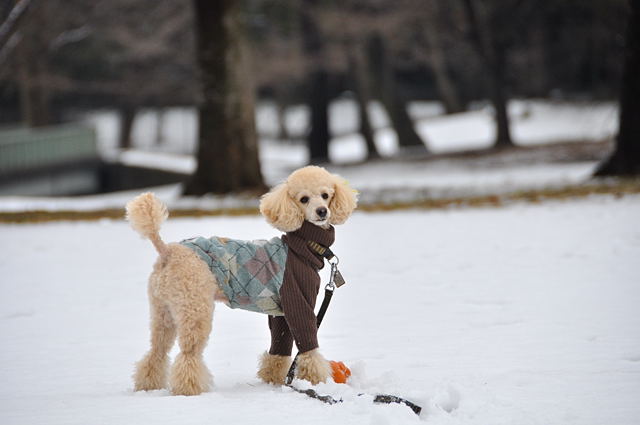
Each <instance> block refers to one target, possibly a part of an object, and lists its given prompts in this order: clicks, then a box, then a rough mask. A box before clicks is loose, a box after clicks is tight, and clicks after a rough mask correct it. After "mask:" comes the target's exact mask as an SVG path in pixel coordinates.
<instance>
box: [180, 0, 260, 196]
mask: <svg viewBox="0 0 640 425" xmlns="http://www.w3.org/2000/svg"><path fill="white" fill-rule="evenodd" d="M193 4H194V12H195V27H196V29H195V30H196V51H197V61H198V66H199V69H200V79H201V84H202V98H201V101H200V105H199V107H198V120H199V123H198V132H199V134H198V152H197V168H196V171H195V173H194V174H193V175H192V176H191V178H190V179H189V181H188V182H187V183H186V185H185V189H184V193H185V195H204V194H206V193H229V192H234V191H242V190H263V189H264V183H263V180H262V174H261V172H260V162H259V159H258V145H257V135H256V128H255V109H254V108H255V106H254V95H253V87H251V85H250V84H249V81H250V78H249V75H248V64H247V60H248V58H247V51H246V49H245V46H244V41H243V34H242V25H241V23H240V13H239V4H240V2H239V1H238V0H218V1H209V0H194V3H193Z"/></svg>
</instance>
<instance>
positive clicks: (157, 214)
mask: <svg viewBox="0 0 640 425" xmlns="http://www.w3.org/2000/svg"><path fill="white" fill-rule="evenodd" d="M125 208H126V210H127V215H126V219H127V220H128V221H129V223H131V227H133V230H135V231H136V232H138V233H140V235H141V236H142V237H143V238H146V239H149V240H150V241H151V242H152V243H153V246H154V247H155V248H156V250H157V251H158V253H159V254H160V256H161V257H163V256H164V255H165V254H166V252H167V245H165V243H164V242H163V241H162V239H161V238H160V226H161V225H162V223H163V222H164V221H165V220H166V219H167V217H168V216H169V211H167V206H166V205H165V204H163V203H162V202H161V201H160V200H159V199H158V198H156V196H155V195H154V194H153V193H151V192H146V193H143V194H141V195H138V196H137V197H136V198H134V199H132V200H131V201H129V202H127V205H126V207H125Z"/></svg>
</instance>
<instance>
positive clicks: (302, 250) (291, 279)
mask: <svg viewBox="0 0 640 425" xmlns="http://www.w3.org/2000/svg"><path fill="white" fill-rule="evenodd" d="M282 240H283V241H284V243H285V244H286V245H287V246H288V248H289V251H288V253H287V262H286V265H285V270H284V282H283V283H282V288H281V289H280V301H281V305H282V311H283V312H284V316H269V329H270V330H271V348H270V349H269V354H277V355H281V356H290V355H291V349H292V348H293V342H294V340H295V343H296V346H297V347H298V351H299V352H301V353H304V352H307V351H309V350H313V349H314V348H318V327H317V323H316V315H315V312H314V308H315V305H316V297H317V296H318V291H319V289H320V276H319V275H318V271H319V270H320V269H322V267H323V266H324V259H323V258H322V257H321V256H320V255H319V254H317V253H316V252H314V251H313V250H311V248H309V246H308V242H309V241H312V242H317V243H319V244H320V245H323V246H325V247H329V246H331V245H332V244H333V242H334V240H335V230H334V228H333V227H329V229H326V230H325V229H323V228H321V227H318V226H316V225H315V224H311V223H309V222H308V221H304V223H303V224H302V227H300V229H298V230H296V231H295V232H289V233H287V234H285V235H284V236H282Z"/></svg>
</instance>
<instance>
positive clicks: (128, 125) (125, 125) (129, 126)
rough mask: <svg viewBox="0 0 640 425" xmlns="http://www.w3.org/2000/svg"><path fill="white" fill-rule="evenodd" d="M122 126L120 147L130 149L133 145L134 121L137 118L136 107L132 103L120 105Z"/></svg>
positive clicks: (119, 136) (119, 138) (120, 129)
mask: <svg viewBox="0 0 640 425" xmlns="http://www.w3.org/2000/svg"><path fill="white" fill-rule="evenodd" d="M119 112H120V113H119V115H120V128H119V132H118V133H119V135H118V146H119V147H120V149H130V148H131V145H132V138H131V133H132V130H133V122H134V121H135V119H136V108H134V107H133V106H130V105H124V106H121V107H120V111H119Z"/></svg>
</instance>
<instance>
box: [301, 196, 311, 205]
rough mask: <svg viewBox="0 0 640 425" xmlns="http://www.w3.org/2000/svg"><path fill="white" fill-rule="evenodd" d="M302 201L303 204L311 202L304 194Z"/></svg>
mask: <svg viewBox="0 0 640 425" xmlns="http://www.w3.org/2000/svg"><path fill="white" fill-rule="evenodd" d="M300 202H302V203H303V204H306V203H307V202H309V197H308V196H303V197H302V198H300Z"/></svg>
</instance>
